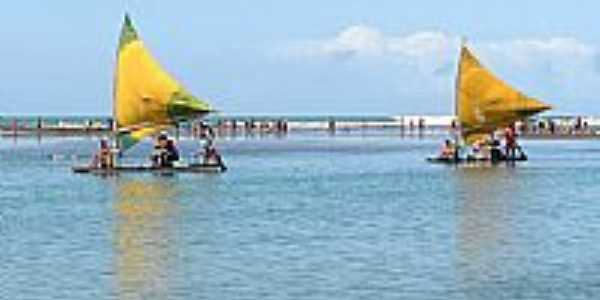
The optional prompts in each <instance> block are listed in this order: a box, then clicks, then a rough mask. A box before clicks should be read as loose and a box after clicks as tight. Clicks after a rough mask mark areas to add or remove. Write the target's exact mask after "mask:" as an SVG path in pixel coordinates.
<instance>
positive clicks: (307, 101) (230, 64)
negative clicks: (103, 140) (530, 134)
mask: <svg viewBox="0 0 600 300" xmlns="http://www.w3.org/2000/svg"><path fill="white" fill-rule="evenodd" d="M125 11H129V13H130V14H131V16H132V17H133V19H134V22H135V24H136V26H137V28H138V30H139V31H140V33H141V35H142V37H143V39H144V41H145V43H146V45H147V46H148V47H149V48H150V49H151V51H152V52H153V53H154V55H155V56H156V57H157V58H158V59H159V61H161V63H162V65H163V66H164V67H165V68H167V69H168V70H169V71H170V73H171V74H173V75H174V76H175V77H176V78H178V79H179V80H180V81H182V82H183V83H184V84H185V85H186V86H187V87H188V89H189V90H191V91H192V92H193V93H194V94H196V95H198V96H201V97H205V98H208V99H210V100H211V102H212V103H213V104H214V105H215V106H216V107H218V108H219V109H220V110H222V111H224V112H226V113H277V114H386V115H390V114H405V113H414V114H448V113H450V112H451V108H452V101H453V86H454V82H453V78H454V69H455V65H456V56H457V52H458V45H459V41H460V37H461V36H466V37H468V40H469V43H470V45H471V46H472V48H473V49H474V51H475V53H477V54H478V55H479V56H480V58H481V60H482V61H483V62H484V64H486V65H488V66H489V67H490V68H492V69H493V70H494V71H495V72H496V73H497V74H498V75H499V76H500V77H502V78H504V79H505V80H506V81H508V82H509V83H511V84H513V85H515V86H517V87H518V88H520V89H521V90H523V91H524V92H526V93H527V94H529V95H532V96H536V97H538V98H541V99H543V100H545V101H547V102H550V103H552V104H554V105H555V106H556V108H557V109H556V111H555V113H586V114H587V113H594V114H600V105H596V103H598V99H597V96H596V95H598V94H599V92H600V54H599V53H600V52H599V51H600V29H599V28H600V26H598V24H599V23H600V22H598V21H597V12H598V11H600V2H597V1H587V0H583V1H577V2H576V3H572V2H569V1H540V0H531V1H513V0H506V1H497V0H495V1H467V0H462V1H461V0H456V1H433V0H421V1H393V0H379V1H366V0H365V1H362V0H361V1H349V0H345V1H340V0H328V1H316V0H304V1H281V0H279V1H275V0H259V1H242V0H239V1H227V0H223V1H183V0H173V1H161V0H143V1H142V0H137V1H110V0H107V1H75V0H69V1H67V0H62V1H61V0H59V1H46V0H35V1H34V0H21V1H10V2H7V3H3V9H2V10H1V11H0V46H1V47H0V67H1V68H0V81H1V82H2V84H1V85H0V114H22V113H27V114H108V113H110V111H111V93H112V86H111V85H112V70H113V67H114V52H115V47H116V41H117V38H118V33H119V29H120V26H121V22H122V18H123V13H124V12H125Z"/></svg>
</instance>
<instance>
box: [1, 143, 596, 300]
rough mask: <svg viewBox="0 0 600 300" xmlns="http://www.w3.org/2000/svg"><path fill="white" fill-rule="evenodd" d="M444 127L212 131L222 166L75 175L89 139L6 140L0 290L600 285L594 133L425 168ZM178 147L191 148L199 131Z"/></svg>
mask: <svg viewBox="0 0 600 300" xmlns="http://www.w3.org/2000/svg"><path fill="white" fill-rule="evenodd" d="M441 141H442V139H441V138H439V139H438V138H425V139H419V138H418V137H401V136H400V135H396V134H392V133H386V134H373V133H371V134H338V135H327V134H319V133H305V134H297V135H293V134H292V135H289V136H287V137H279V138H277V137H272V136H270V137H261V136H254V137H250V136H239V137H232V138H228V139H225V140H221V141H219V146H220V148H221V149H222V154H223V155H224V157H225V160H226V162H227V164H228V167H229V171H228V172H226V173H224V174H177V175H174V176H155V175H151V174H127V175H121V176H113V177H99V176H92V175H79V174H73V173H72V172H71V171H70V167H71V166H72V165H74V164H79V163H85V162H86V159H87V157H88V156H89V154H90V153H91V152H92V151H93V150H94V149H95V147H96V145H97V140H95V139H93V138H85V137H83V138H81V137H80V138H47V137H32V138H17V139H13V138H2V139H0V159H1V160H2V163H1V164H0V170H1V172H2V174H3V176H2V178H3V180H2V182H1V183H0V186H1V187H2V188H1V189H0V230H1V231H0V240H1V241H2V246H3V247H2V248H3V251H2V252H1V254H0V261H1V262H2V268H1V270H0V282H2V283H3V287H2V292H1V293H2V297H0V298H6V299H484V298H485V299H595V298H597V295H600V273H599V272H598V269H599V268H600V258H598V256H597V253H599V252H600V234H599V233H600V202H598V201H597V200H598V195H600V186H598V184H597V183H598V182H599V181H600V144H599V143H598V141H591V140H590V141H588V140H577V141H551V140H548V141H523V144H524V146H525V148H526V150H527V151H528V154H529V156H530V159H531V160H530V161H529V162H526V163H519V164H517V165H515V166H511V165H504V164H502V165H498V166H489V165H471V166H460V167H454V166H445V165H434V164H428V163H427V162H425V158H426V157H428V156H431V155H432V154H435V152H436V151H437V150H438V148H439V145H440V143H441ZM180 145H181V148H182V150H183V152H184V153H185V154H184V157H186V158H188V159H189V157H190V156H191V155H190V154H189V153H191V152H192V151H193V149H194V148H195V146H196V143H195V142H194V141H192V140H182V141H181V142H180ZM149 147H150V145H149V144H148V143H144V144H142V145H140V146H138V147H136V148H135V149H134V150H133V151H132V153H130V154H128V155H127V157H126V160H127V161H138V162H140V161H145V160H146V157H147V153H149V151H150V150H149Z"/></svg>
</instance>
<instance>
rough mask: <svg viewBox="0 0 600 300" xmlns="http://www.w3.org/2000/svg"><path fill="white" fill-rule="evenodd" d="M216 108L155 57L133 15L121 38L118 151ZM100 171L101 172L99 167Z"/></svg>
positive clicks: (195, 167)
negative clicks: (168, 71) (187, 86)
mask: <svg viewBox="0 0 600 300" xmlns="http://www.w3.org/2000/svg"><path fill="white" fill-rule="evenodd" d="M212 111H213V109H212V108H211V106H210V105H209V104H208V103H207V102H206V101H204V100H201V99H199V98H197V97H195V96H193V95H192V94H190V93H189V92H188V91H187V90H186V89H185V87H183V85H181V84H180V83H179V82H177V81H176V80H175V79H174V78H173V77H171V76H170V75H169V74H168V73H167V72H166V71H164V69H163V68H162V67H161V66H160V65H159V63H158V62H157V61H156V59H154V57H153V56H152V54H151V53H150V51H148V49H147V48H146V47H145V45H144V43H143V42H142V40H141V39H140V36H139V35H138V33H137V31H136V30H135V28H134V26H133V23H132V22H131V19H130V18H129V16H128V15H125V20H124V23H123V27H122V30H121V36H120V38H119V46H118V50H117V63H116V70H115V74H114V94H113V120H114V125H113V133H114V138H115V141H116V143H115V144H116V145H115V146H116V147H115V148H114V149H113V150H114V151H115V152H118V153H120V154H122V153H123V152H125V151H127V150H128V149H130V148H131V147H133V146H134V145H135V144H137V143H138V142H140V141H141V140H143V139H144V138H146V137H149V136H153V135H156V134H158V133H159V132H161V131H163V130H167V129H169V128H171V127H173V126H175V125H176V124H178V123H179V122H182V121H187V120H192V119H196V118H202V117H204V116H206V115H207V114H209V113H210V112H212ZM98 169H100V170H98ZM105 169H110V171H111V172H112V171H154V170H157V169H160V171H165V170H164V168H159V167H156V166H145V165H144V166H119V165H116V164H115V165H114V166H111V167H110V168H106V167H96V166H86V167H76V168H73V170H74V171H76V172H92V171H95V172H104V171H105ZM169 169H172V170H175V171H182V172H203V171H223V170H224V166H222V165H218V166H211V165H206V164H190V165H179V166H173V167H171V168H169Z"/></svg>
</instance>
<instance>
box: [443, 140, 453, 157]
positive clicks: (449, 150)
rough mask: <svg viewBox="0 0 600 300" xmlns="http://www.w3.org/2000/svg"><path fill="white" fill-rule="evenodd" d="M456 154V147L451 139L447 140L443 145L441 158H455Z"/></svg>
mask: <svg viewBox="0 0 600 300" xmlns="http://www.w3.org/2000/svg"><path fill="white" fill-rule="evenodd" d="M455 155H456V147H455V146H454V144H453V143H452V141H450V140H446V141H445V142H444V145H443V146H442V150H441V153H440V158H443V159H454V157H455Z"/></svg>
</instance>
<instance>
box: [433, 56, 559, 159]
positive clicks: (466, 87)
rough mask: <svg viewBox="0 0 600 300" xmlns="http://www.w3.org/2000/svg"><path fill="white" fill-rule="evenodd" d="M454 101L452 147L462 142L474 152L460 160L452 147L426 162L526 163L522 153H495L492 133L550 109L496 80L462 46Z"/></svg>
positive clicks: (496, 142)
mask: <svg viewBox="0 0 600 300" xmlns="http://www.w3.org/2000/svg"><path fill="white" fill-rule="evenodd" d="M455 101H456V102H455V105H456V107H455V110H456V111H455V113H456V117H457V120H458V127H459V128H458V129H459V136H458V138H457V143H456V144H458V143H459V142H462V143H463V144H464V145H465V146H467V147H470V148H471V149H474V150H475V152H477V153H475V154H473V155H469V156H467V157H466V158H463V157H461V155H460V151H459V149H457V148H458V147H456V148H454V153H453V155H451V156H450V155H442V156H441V157H438V158H434V159H429V160H430V161H442V162H460V161H465V160H466V161H469V160H471V161H473V160H485V161H487V160H491V161H503V160H504V161H508V160H514V161H517V160H527V156H526V155H525V154H524V153H523V152H522V151H521V153H520V155H519V156H518V157H517V156H511V157H509V156H508V155H506V154H505V153H502V152H498V151H499V149H497V148H499V146H500V145H499V142H498V141H497V140H496V139H495V138H494V133H495V132H496V131H497V130H499V129H502V128H506V127H511V126H513V125H514V123H515V122H518V121H522V120H525V119H527V118H528V117H531V116H533V115H535V114H538V113H541V112H543V111H546V110H549V109H551V106H550V105H548V104H545V103H543V102H541V101H539V100H537V99H535V98H531V97H529V96H527V95H525V94H523V93H521V92H520V91H518V90H516V89H514V88H512V87H511V86H509V85H508V84H506V83H505V82H504V81H502V80H500V79H499V78H498V77H496V76H495V75H494V74H493V73H492V72H490V71H489V70H488V69H487V68H486V67H485V66H483V65H482V64H481V63H480V62H479V60H478V59H477V57H475V55H473V53H472V52H471V51H470V50H469V48H467V46H465V45H463V46H462V49H461V54H460V61H459V66H458V74H457V78H456V99H455ZM513 130H514V129H513ZM447 142H448V141H447ZM486 152H487V153H486Z"/></svg>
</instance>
